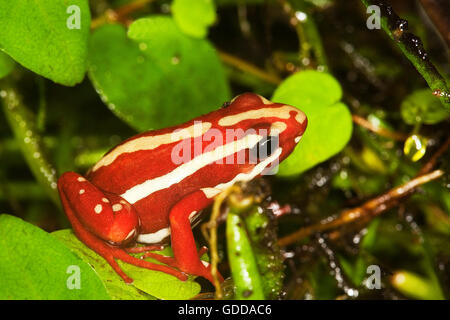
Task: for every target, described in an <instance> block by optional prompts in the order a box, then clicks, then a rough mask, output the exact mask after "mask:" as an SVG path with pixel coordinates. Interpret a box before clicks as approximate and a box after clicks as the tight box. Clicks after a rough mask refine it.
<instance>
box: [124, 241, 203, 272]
mask: <svg viewBox="0 0 450 320" xmlns="http://www.w3.org/2000/svg"><path fill="white" fill-rule="evenodd" d="M152 247H158V246H148V248H152ZM136 248H146V247H136ZM163 248H164V247H163ZM132 249H134V248H132ZM160 250H162V249H160ZM145 251H157V249H149V250H142V251H134V252H145ZM128 252H130V251H128ZM207 252H208V248H207V247H205V246H203V247H201V248H200V250H198V257H199V258H201V257H202V256H203V255H204V254H205V253H207ZM141 258H142V259H145V258H152V259H155V260H157V261H159V262H162V263H164V264H167V265H169V266H171V267H174V268H178V267H177V262H176V260H175V258H173V257H168V256H163V255H162V254H157V253H153V252H145V254H144V255H143V256H142V257H141Z"/></svg>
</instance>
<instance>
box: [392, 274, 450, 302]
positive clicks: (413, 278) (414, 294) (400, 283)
mask: <svg viewBox="0 0 450 320" xmlns="http://www.w3.org/2000/svg"><path fill="white" fill-rule="evenodd" d="M391 283H392V286H393V287H394V288H396V289H397V290H398V291H400V292H401V293H402V294H404V295H405V296H407V297H411V298H413V299H422V300H444V299H445V298H444V296H443V294H442V292H441V289H440V288H439V287H438V286H436V285H435V284H434V283H433V281H432V280H429V279H427V278H424V277H422V276H420V275H418V274H416V273H413V272H409V271H406V270H402V271H398V272H396V273H395V274H394V275H393V276H392V279H391Z"/></svg>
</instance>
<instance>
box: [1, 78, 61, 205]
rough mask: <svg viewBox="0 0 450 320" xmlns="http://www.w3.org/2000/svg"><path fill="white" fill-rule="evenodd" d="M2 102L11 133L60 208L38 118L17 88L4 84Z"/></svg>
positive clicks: (53, 170)
mask: <svg viewBox="0 0 450 320" xmlns="http://www.w3.org/2000/svg"><path fill="white" fill-rule="evenodd" d="M1 87H2V89H1V90H0V99H1V100H2V102H3V103H2V105H3V111H4V112H5V115H6V118H7V120H8V123H9V125H10V127H11V130H12V131H13V133H14V136H15V139H16V141H17V143H18V145H19V146H20V149H21V151H22V153H23V155H24V157H25V160H26V162H27V163H28V166H29V167H30V170H31V172H32V173H33V175H34V176H35V178H36V180H37V181H38V182H39V183H40V185H41V186H42V187H43V188H44V190H45V192H46V193H47V195H48V196H49V197H50V199H51V200H52V201H53V202H54V203H55V204H56V205H57V206H60V201H59V197H58V193H57V191H56V186H57V184H56V170H55V169H54V167H53V165H52V164H50V163H49V162H48V161H47V159H46V157H45V153H46V152H45V151H46V150H45V148H44V146H43V143H42V140H41V137H40V135H39V133H38V130H37V127H36V121H35V117H34V114H33V113H32V112H31V111H30V110H28V109H27V107H26V106H25V105H24V104H23V102H22V99H21V97H20V95H19V93H18V91H17V90H16V88H15V87H14V86H13V85H11V84H10V83H9V82H6V81H2V82H1Z"/></svg>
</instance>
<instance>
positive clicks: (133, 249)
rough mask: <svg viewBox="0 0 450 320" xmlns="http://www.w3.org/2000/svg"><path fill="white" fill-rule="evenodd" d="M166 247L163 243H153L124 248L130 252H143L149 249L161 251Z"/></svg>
mask: <svg viewBox="0 0 450 320" xmlns="http://www.w3.org/2000/svg"><path fill="white" fill-rule="evenodd" d="M163 249H164V246H162V245H152V246H140V247H138V246H135V247H128V248H125V249H124V250H125V251H126V252H128V253H142V252H148V251H161V250H163Z"/></svg>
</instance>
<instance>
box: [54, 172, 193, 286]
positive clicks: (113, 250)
mask: <svg viewBox="0 0 450 320" xmlns="http://www.w3.org/2000/svg"><path fill="white" fill-rule="evenodd" d="M58 190H59V194H60V197H61V201H62V204H63V207H64V210H65V212H66V215H67V217H68V219H69V221H70V223H71V224H72V227H73V230H74V232H75V234H76V235H77V236H78V238H79V239H80V240H81V241H82V242H83V243H84V244H86V245H87V246H88V247H90V248H91V249H92V250H94V251H95V252H97V253H98V254H99V255H101V256H102V257H103V258H105V259H106V261H107V262H108V263H109V264H110V265H111V267H112V268H113V269H114V270H115V271H116V272H117V273H118V274H119V275H120V276H121V277H122V278H123V279H124V280H125V282H127V283H130V282H132V281H133V280H132V279H131V278H129V277H128V276H127V275H126V274H125V273H124V272H123V271H122V269H121V268H120V266H119V265H118V264H117V262H116V260H115V259H120V260H122V261H124V262H126V263H129V264H132V265H136V266H139V267H143V268H147V269H151V270H157V271H162V272H165V273H168V274H171V275H174V276H176V277H177V278H179V279H180V280H186V279H187V276H186V275H185V274H183V273H181V272H180V271H178V270H175V269H173V268H171V267H168V266H164V265H159V264H154V263H151V262H148V261H145V260H142V259H138V258H135V257H133V256H131V255H129V254H128V253H127V252H125V250H124V249H122V248H121V247H120V245H125V244H127V243H129V242H130V241H134V238H135V236H136V235H137V234H138V233H139V230H138V229H139V224H140V222H139V218H138V215H137V213H136V211H135V209H134V208H133V206H131V205H130V204H129V203H128V202H127V201H125V200H124V199H123V198H121V197H120V196H118V195H114V194H110V193H105V192H103V191H102V190H100V189H99V188H97V187H96V186H95V185H93V184H92V183H91V182H89V181H88V180H86V179H85V178H84V177H82V176H81V175H79V174H77V173H75V172H66V173H64V174H63V175H62V176H61V177H60V178H59V180H58Z"/></svg>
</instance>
